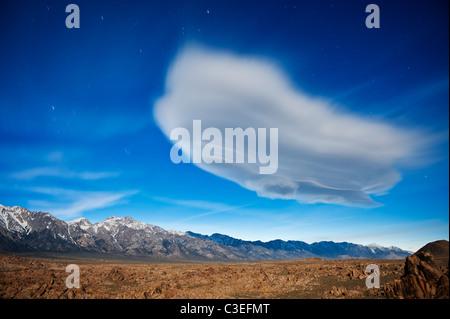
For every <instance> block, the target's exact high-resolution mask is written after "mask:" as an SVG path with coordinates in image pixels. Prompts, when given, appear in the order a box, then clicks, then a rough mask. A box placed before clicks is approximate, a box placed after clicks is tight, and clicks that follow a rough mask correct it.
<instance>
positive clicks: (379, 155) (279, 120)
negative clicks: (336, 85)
mask: <svg viewBox="0 0 450 319" xmlns="http://www.w3.org/2000/svg"><path fill="white" fill-rule="evenodd" d="M154 118H155V120H156V123H157V125H158V126H159V127H160V129H161V130H162V132H163V133H164V134H165V136H166V137H167V138H169V137H170V132H171V131H172V130H173V129H174V128H177V127H184V128H187V129H188V130H190V131H191V129H192V123H193V120H197V119H199V120H201V121H202V129H205V128H208V127H215V128H218V129H220V130H221V131H222V132H224V130H225V128H236V127H241V128H244V129H245V128H248V127H252V128H255V129H256V128H278V136H279V138H278V156H279V163H278V171H277V172H276V173H275V174H272V175H260V174H259V173H258V166H257V165H258V164H249V163H243V164H236V163H234V164H219V163H213V164H205V163H200V164H195V165H197V166H198V167H200V168H201V169H203V170H205V171H208V172H210V173H213V174H215V175H217V176H220V177H222V178H225V179H228V180H231V181H234V182H236V183H238V184H239V185H241V186H242V187H244V188H246V189H248V190H251V191H255V192H256V193H257V194H258V195H259V196H261V197H267V198H272V199H293V200H297V201H299V202H301V203H332V204H340V205H346V206H360V207H372V206H378V205H379V204H378V203H377V202H376V201H374V200H373V198H372V196H373V195H381V194H385V193H386V192H388V191H389V190H390V189H391V188H392V187H394V186H395V185H396V184H397V183H398V182H399V181H400V180H401V175H400V173H399V171H398V167H401V166H402V165H415V164H416V163H417V162H418V161H419V160H421V159H422V158H423V156H424V155H425V151H426V149H427V146H428V145H430V143H432V142H433V141H432V140H433V138H432V137H430V135H428V134H426V133H424V131H423V130H421V129H415V128H403V127H399V126H396V125H394V124H392V123H388V122H387V121H383V120H380V119H379V118H377V119H373V118H370V117H366V116H362V115H356V114H352V113H350V112H348V111H343V110H341V109H339V108H338V107H336V106H335V105H334V104H333V103H332V102H331V101H329V100H326V99H323V98H315V97H311V96H309V95H307V94H305V93H304V92H302V91H300V90H299V89H298V88H296V87H294V86H293V85H292V83H291V82H290V80H289V78H288V77H287V75H286V74H285V73H284V72H283V71H282V70H281V69H280V68H279V67H277V65H275V64H274V63H271V62H269V61H267V60H264V59H260V58H255V57H243V56H238V55H234V54H231V53H224V52H216V51H210V50H205V49H202V48H198V47H197V48H192V47H188V48H186V49H185V50H183V51H181V53H180V54H179V55H178V56H177V57H176V59H175V61H174V62H173V64H172V65H171V67H170V69H169V71H168V74H167V78H166V84H165V93H164V95H163V96H162V97H161V98H160V99H158V100H157V101H156V103H155V106H154ZM191 132H192V131H191ZM203 143H204V144H205V143H207V142H205V141H204V142H203ZM222 153H223V152H222Z"/></svg>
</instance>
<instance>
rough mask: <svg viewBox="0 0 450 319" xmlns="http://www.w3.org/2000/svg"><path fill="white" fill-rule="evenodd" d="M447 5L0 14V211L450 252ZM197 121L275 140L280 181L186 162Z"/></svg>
mask: <svg viewBox="0 0 450 319" xmlns="http://www.w3.org/2000/svg"><path fill="white" fill-rule="evenodd" d="M70 3H75V4H77V5H78V6H79V9H80V28H70V29H69V28H67V27H66V17H67V16H68V15H69V14H70V13H66V12H65V11H66V10H65V9H66V6H67V5H68V4H70ZM370 3H376V4H377V5H378V6H379V8H380V28H372V29H369V28H367V27H366V23H365V21H366V18H367V16H368V15H369V14H370V13H366V12H365V9H366V6H367V5H368V4H370ZM448 6H449V4H448V2H447V1H424V0H421V1H407V2H406V1H380V0H377V1H360V0H352V1H347V0H346V1H343V0H339V1H331V0H328V1H327V0H321V1H258V2H254V1H234V0H231V1H115V0H110V1H107V2H106V1H84V0H73V1H71V2H64V1H61V0H58V1H56V0H55V1H20V0H19V1H11V0H7V1H2V3H1V10H0V40H1V50H0V72H1V76H0V147H1V156H0V204H2V205H6V206H16V205H17V206H22V207H26V208H28V209H30V210H36V211H46V212H50V213H51V214H53V215H54V216H56V217H58V218H60V219H62V220H66V221H69V220H73V219H75V218H79V217H85V218H87V219H89V220H90V221H91V222H93V223H94V222H99V221H102V220H104V219H106V218H107V217H110V216H130V217H132V218H134V219H136V220H139V221H143V222H146V223H150V224H154V225H158V226H160V227H163V228H165V229H168V230H169V229H177V230H181V231H187V230H190V231H194V232H199V233H202V234H212V233H216V232H217V233H223V234H227V235H230V236H233V237H236V238H241V239H245V240H263V241H268V240H273V239H283V240H301V241H305V242H307V243H312V242H317V241H324V240H330V241H336V242H342V241H347V242H353V243H358V244H378V245H382V246H397V247H400V248H403V249H407V250H411V251H415V250H417V249H419V248H420V247H422V246H423V245H425V244H426V243H428V242H430V241H434V240H439V239H447V240H448V238H449V227H448V226H449V197H448V196H449V195H448V193H449V171H448V169H449V147H448V146H449V141H448V137H449V131H448V129H449V122H448V121H449V113H448V112H449V65H448V63H449V62H448V58H449V40H448V39H449V34H448V33H449V23H448V19H449V18H448V9H449V8H448ZM193 120H201V121H202V128H208V127H214V128H217V129H219V130H220V131H221V132H224V130H225V128H236V127H241V128H244V129H245V128H255V129H257V128H267V130H269V128H277V129H278V166H277V171H276V172H275V173H274V174H259V173H258V170H257V168H258V165H255V164H251V163H242V164H239V163H212V164H208V163H205V162H202V163H179V164H175V163H174V162H173V161H172V160H171V157H170V152H171V149H172V146H173V144H174V143H175V141H171V139H170V133H171V131H172V130H173V129H174V128H177V127H184V128H187V129H188V131H190V130H191V129H192V126H193ZM258 132H259V131H258ZM247 146H248V145H247Z"/></svg>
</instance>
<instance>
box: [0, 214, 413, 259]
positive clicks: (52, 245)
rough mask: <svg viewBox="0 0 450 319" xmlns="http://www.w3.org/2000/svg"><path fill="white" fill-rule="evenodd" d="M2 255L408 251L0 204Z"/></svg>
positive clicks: (364, 254) (383, 254)
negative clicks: (257, 237)
mask: <svg viewBox="0 0 450 319" xmlns="http://www.w3.org/2000/svg"><path fill="white" fill-rule="evenodd" d="M0 252H30V253H36V252H53V253H55V252H57V253H70V254H74V253H78V254H86V253H92V254H105V255H114V256H117V255H120V256H145V257H147V258H153V259H157V260H160V259H167V260H184V261H186V260H191V261H192V260H197V261H228V262H229V261H261V260H293V259H300V258H309V257H319V258H326V259H347V258H375V259H399V258H404V257H405V256H408V255H410V252H407V251H404V250H401V249H399V248H396V247H389V248H387V247H379V246H363V245H357V244H352V243H347V242H342V243H335V242H329V241H327V242H326V241H323V242H318V243H312V244H307V243H305V242H302V241H283V240H272V241H269V242H261V241H244V240H241V239H236V238H232V237H230V236H227V235H222V234H213V235H211V236H207V235H201V234H196V233H193V232H186V233H184V232H180V231H176V230H172V231H167V230H164V229H162V228H161V227H158V226H155V225H151V224H146V223H143V222H139V221H136V220H134V219H132V218H130V217H110V218H107V219H106V220H104V221H101V222H98V223H95V224H92V223H90V222H89V221H88V220H87V219H85V218H79V219H76V220H73V221H70V222H65V221H62V220H60V219H57V218H56V217H54V216H52V215H51V214H49V213H44V212H32V211H29V210H27V209H25V208H22V207H18V206H14V207H7V206H2V205H0Z"/></svg>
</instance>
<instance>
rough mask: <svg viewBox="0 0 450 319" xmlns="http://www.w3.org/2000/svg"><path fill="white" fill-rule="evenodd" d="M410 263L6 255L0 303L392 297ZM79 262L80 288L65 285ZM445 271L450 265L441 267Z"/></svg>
mask: <svg viewBox="0 0 450 319" xmlns="http://www.w3.org/2000/svg"><path fill="white" fill-rule="evenodd" d="M404 263H405V261H404V260H366V259H364V260H363V259H350V260H321V259H317V258H310V259H302V260H294V261H275V262H252V263H148V262H141V263H139V262H124V261H120V262H117V261H107V260H63V259H48V258H32V257H19V256H16V255H0V298H7V299H9V298H19V299H28V298H44V299H47V298H51V299H53V298H70V299H72V298H87V299H97V298H100V299H104V298H107V299H116V298H121V299H122V298H124V299H130V298H132V299H134V298H152V299H154V298H158V299H159V298H165V299H171V298H189V299H190V298H195V299H196V298H200V299H201V298H212V299H215V298H283V299H289V298H301V299H306V298H386V287H387V286H388V285H389V284H391V283H393V282H394V281H395V280H396V279H397V280H398V279H400V277H401V276H402V275H403V270H404ZM69 264H77V265H78V266H79V269H80V285H81V287H80V288H71V289H68V288H67V287H66V278H67V276H68V275H69V273H67V272H65V270H66V266H67V265H69ZM369 264H376V265H378V266H379V268H380V275H381V276H380V283H381V288H379V289H368V288H366V284H365V282H366V277H367V276H368V274H367V273H365V269H366V266H367V265H369ZM442 267H443V269H442V270H444V271H446V270H445V269H444V268H445V267H446V266H445V265H442Z"/></svg>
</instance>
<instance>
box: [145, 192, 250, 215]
mask: <svg viewBox="0 0 450 319" xmlns="http://www.w3.org/2000/svg"><path fill="white" fill-rule="evenodd" d="M153 199H154V200H156V201H159V202H163V203H167V204H170V205H176V206H182V207H189V208H196V209H199V210H206V212H203V213H200V214H196V215H192V216H189V217H186V218H183V219H182V221H187V220H191V219H195V218H200V217H204V216H208V215H213V214H217V213H223V212H228V211H235V210H238V209H241V208H244V207H247V206H249V204H246V205H241V206H233V205H228V204H224V203H217V202H210V201H202V200H180V199H172V198H165V197H154V198H153Z"/></svg>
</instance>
